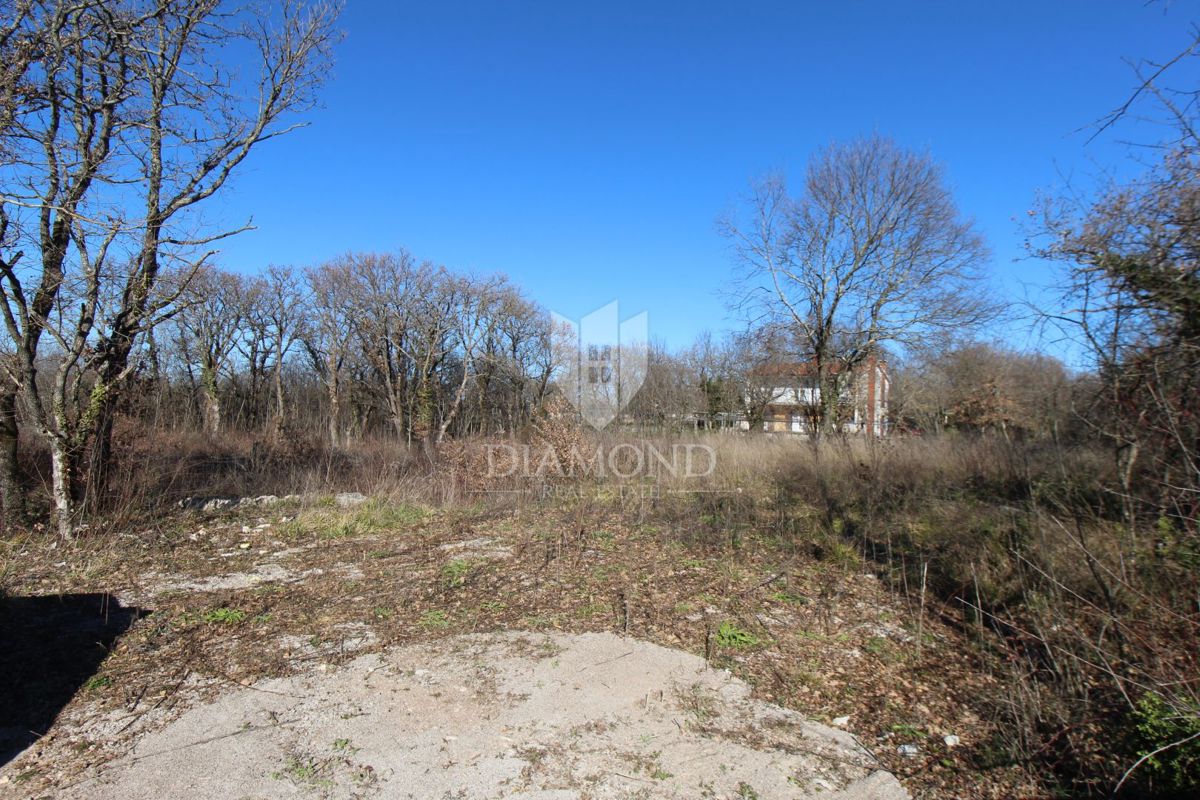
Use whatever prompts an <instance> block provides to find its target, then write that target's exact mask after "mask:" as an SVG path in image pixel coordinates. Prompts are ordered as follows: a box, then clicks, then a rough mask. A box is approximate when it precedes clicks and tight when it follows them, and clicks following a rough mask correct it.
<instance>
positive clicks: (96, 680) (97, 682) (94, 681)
mask: <svg viewBox="0 0 1200 800" xmlns="http://www.w3.org/2000/svg"><path fill="white" fill-rule="evenodd" d="M112 682H113V681H112V678H110V677H109V676H107V675H93V676H92V677H90V678H88V679H87V683H85V684H84V685H83V688H85V689H87V690H88V691H89V692H98V691H100V690H101V689H107V688H108V687H109V686H112Z"/></svg>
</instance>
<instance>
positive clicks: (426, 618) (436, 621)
mask: <svg viewBox="0 0 1200 800" xmlns="http://www.w3.org/2000/svg"><path fill="white" fill-rule="evenodd" d="M419 624H420V625H421V627H422V628H427V629H430V630H434V629H441V628H449V627H450V618H449V617H447V616H446V612H445V611H442V610H441V609H440V608H434V609H430V610H429V611H426V612H424V613H422V614H421V619H420V620H419Z"/></svg>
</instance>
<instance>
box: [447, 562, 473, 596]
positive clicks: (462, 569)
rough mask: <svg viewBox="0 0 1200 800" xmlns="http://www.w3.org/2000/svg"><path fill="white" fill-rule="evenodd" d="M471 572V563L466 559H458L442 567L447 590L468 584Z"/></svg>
mask: <svg viewBox="0 0 1200 800" xmlns="http://www.w3.org/2000/svg"><path fill="white" fill-rule="evenodd" d="M470 572H471V562H470V561H467V560H466V559H465V558H456V559H454V560H453V561H450V562H447V563H446V564H445V565H444V566H443V567H442V579H443V580H444V581H445V582H446V588H447V589H457V588H459V587H460V586H463V585H464V584H465V583H466V582H467V575H469V574H470Z"/></svg>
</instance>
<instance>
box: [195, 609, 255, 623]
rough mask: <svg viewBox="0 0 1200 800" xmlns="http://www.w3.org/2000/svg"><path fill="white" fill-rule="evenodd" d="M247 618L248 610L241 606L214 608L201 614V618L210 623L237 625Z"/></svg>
mask: <svg viewBox="0 0 1200 800" xmlns="http://www.w3.org/2000/svg"><path fill="white" fill-rule="evenodd" d="M245 618H246V612H245V611H242V610H241V609H240V608H227V607H225V606H222V607H221V608H213V609H209V610H208V611H205V612H204V613H203V614H201V615H200V619H202V620H204V621H205V622H207V623H209V624H210V625H236V624H238V623H239V622H241V621H242V620H244V619H245Z"/></svg>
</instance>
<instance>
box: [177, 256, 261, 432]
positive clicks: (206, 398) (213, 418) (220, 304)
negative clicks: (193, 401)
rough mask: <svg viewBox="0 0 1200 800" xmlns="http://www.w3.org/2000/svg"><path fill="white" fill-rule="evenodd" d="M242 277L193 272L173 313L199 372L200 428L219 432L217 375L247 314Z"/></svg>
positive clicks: (211, 271) (210, 271) (184, 348)
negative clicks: (177, 307) (178, 305)
mask: <svg viewBox="0 0 1200 800" xmlns="http://www.w3.org/2000/svg"><path fill="white" fill-rule="evenodd" d="M245 286H246V281H245V279H243V278H241V277H240V276H238V275H235V274H232V273H229V272H222V271H221V270H218V269H216V268H215V267H210V266H206V267H204V268H202V269H201V270H199V271H198V272H196V273H195V274H194V275H193V276H192V278H191V281H190V282H189V283H188V288H187V290H186V292H185V293H184V295H183V296H182V297H181V298H180V305H181V307H180V310H179V312H178V313H177V314H176V315H175V324H176V327H177V330H178V335H179V346H180V351H181V353H182V354H183V356H184V358H185V359H186V361H187V363H188V364H189V365H194V366H195V367H196V368H197V369H198V371H199V373H200V381H199V389H200V400H201V403H200V405H201V409H202V418H203V428H204V432H205V434H207V435H208V436H210V437H212V436H216V435H217V434H218V433H220V431H221V387H220V383H221V378H222V376H223V375H224V374H225V372H226V370H227V369H228V367H229V356H230V354H231V353H232V352H233V350H234V348H235V347H236V346H237V342H238V338H239V336H240V335H241V328H242V320H243V319H244V314H245V307H246V306H245Z"/></svg>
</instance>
